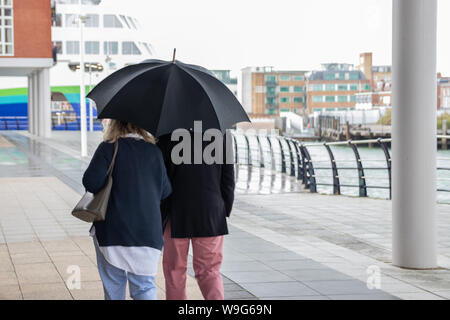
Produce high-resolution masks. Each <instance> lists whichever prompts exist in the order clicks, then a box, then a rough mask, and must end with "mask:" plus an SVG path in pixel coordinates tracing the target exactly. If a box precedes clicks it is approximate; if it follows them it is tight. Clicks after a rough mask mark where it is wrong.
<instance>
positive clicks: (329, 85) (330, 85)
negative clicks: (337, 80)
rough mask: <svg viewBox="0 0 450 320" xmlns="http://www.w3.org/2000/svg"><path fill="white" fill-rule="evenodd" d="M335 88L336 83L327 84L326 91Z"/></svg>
mask: <svg viewBox="0 0 450 320" xmlns="http://www.w3.org/2000/svg"><path fill="white" fill-rule="evenodd" d="M334 88H335V86H334V83H333V84H326V85H325V91H334Z"/></svg>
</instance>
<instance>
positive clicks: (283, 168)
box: [278, 137, 286, 173]
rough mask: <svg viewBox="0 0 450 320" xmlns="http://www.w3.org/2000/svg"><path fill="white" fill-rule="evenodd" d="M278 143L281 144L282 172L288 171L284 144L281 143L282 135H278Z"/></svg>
mask: <svg viewBox="0 0 450 320" xmlns="http://www.w3.org/2000/svg"><path fill="white" fill-rule="evenodd" d="M278 144H279V145H280V153H281V173H286V159H285V157H284V150H283V144H282V143H281V138H280V137H278Z"/></svg>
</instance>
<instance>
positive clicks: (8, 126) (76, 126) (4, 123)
mask: <svg viewBox="0 0 450 320" xmlns="http://www.w3.org/2000/svg"><path fill="white" fill-rule="evenodd" d="M89 121H90V120H89V117H88V118H87V125H88V126H89ZM0 130H28V117H26V116H17V117H15V116H13V117H12V116H5V117H0ZM52 130H62V131H73V130H80V117H78V116H77V117H76V118H66V117H64V118H62V120H58V119H57V117H55V116H52ZM94 130H101V120H98V119H94Z"/></svg>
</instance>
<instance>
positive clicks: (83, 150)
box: [79, 1, 87, 157]
mask: <svg viewBox="0 0 450 320" xmlns="http://www.w3.org/2000/svg"><path fill="white" fill-rule="evenodd" d="M84 19H85V17H84V16H83V1H80V17H79V24H80V131H81V156H82V157H86V156H87V132H86V131H87V124H86V92H85V91H86V88H85V86H84V40H83V24H84Z"/></svg>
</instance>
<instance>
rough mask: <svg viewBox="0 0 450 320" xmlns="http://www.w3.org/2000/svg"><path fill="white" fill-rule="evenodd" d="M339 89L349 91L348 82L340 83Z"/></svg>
mask: <svg viewBox="0 0 450 320" xmlns="http://www.w3.org/2000/svg"><path fill="white" fill-rule="evenodd" d="M338 90H339V91H347V90H348V87H347V85H346V84H339V85H338Z"/></svg>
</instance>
